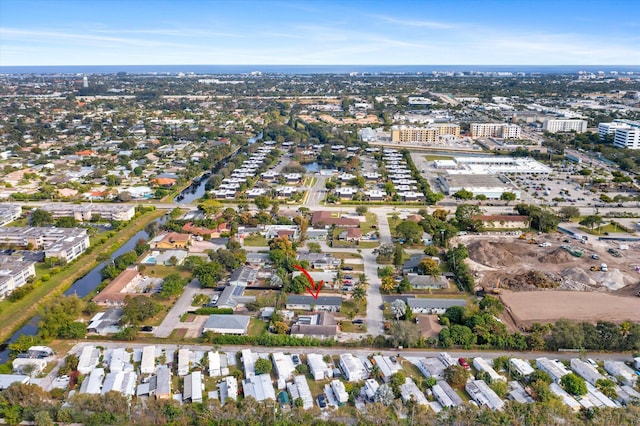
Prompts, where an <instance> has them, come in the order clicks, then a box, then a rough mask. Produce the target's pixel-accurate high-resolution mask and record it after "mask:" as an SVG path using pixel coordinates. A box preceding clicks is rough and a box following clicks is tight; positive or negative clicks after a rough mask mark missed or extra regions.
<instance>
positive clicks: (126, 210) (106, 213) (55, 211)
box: [38, 203, 136, 222]
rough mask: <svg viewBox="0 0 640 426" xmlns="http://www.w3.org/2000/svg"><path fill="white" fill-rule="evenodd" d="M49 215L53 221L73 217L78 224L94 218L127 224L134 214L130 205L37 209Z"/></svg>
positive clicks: (65, 205) (61, 205) (57, 205)
mask: <svg viewBox="0 0 640 426" xmlns="http://www.w3.org/2000/svg"><path fill="white" fill-rule="evenodd" d="M38 208H39V209H41V210H44V211H47V212H49V213H51V216H52V217H53V218H54V219H57V218H59V217H73V218H74V219H75V220H77V221H78V222H86V221H90V220H91V219H93V218H94V217H99V218H100V219H102V220H109V221H112V220H118V221H123V222H127V221H129V220H131V219H133V216H134V215H135V213H136V209H135V206H133V205H130V204H71V203H51V204H45V205H43V206H40V207H38Z"/></svg>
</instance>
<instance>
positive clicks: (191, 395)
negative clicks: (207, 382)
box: [182, 371, 204, 402]
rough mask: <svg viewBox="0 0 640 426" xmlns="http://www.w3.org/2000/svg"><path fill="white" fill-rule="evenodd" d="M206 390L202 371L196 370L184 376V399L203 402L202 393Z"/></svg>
mask: <svg viewBox="0 0 640 426" xmlns="http://www.w3.org/2000/svg"><path fill="white" fill-rule="evenodd" d="M203 392H204V382H203V381H202V372H201V371H194V372H193V373H191V374H189V375H188V376H185V378H184V393H183V395H182V399H183V401H191V402H202V393H203Z"/></svg>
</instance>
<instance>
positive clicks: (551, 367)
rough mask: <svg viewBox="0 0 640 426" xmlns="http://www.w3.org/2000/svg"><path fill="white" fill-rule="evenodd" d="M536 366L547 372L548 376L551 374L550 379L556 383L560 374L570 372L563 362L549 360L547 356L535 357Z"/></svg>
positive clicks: (563, 374)
mask: <svg viewBox="0 0 640 426" xmlns="http://www.w3.org/2000/svg"><path fill="white" fill-rule="evenodd" d="M536 366H537V367H538V368H539V369H540V370H542V371H544V372H546V373H547V374H549V376H551V380H553V381H554V382H556V383H559V382H560V379H561V378H562V376H566V375H567V374H569V373H570V371H569V370H567V369H566V367H565V366H564V364H562V363H561V362H558V361H554V360H550V359H548V358H538V359H536Z"/></svg>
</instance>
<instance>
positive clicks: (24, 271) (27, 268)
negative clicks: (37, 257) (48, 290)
mask: <svg viewBox="0 0 640 426" xmlns="http://www.w3.org/2000/svg"><path fill="white" fill-rule="evenodd" d="M35 264H36V262H31V261H27V260H23V257H22V256H14V255H12V256H4V255H0V300H2V299H4V298H5V297H6V296H8V295H10V294H11V292H13V290H15V289H17V288H20V287H22V286H23V285H25V284H26V283H27V282H28V281H29V279H30V278H31V277H35V276H36V269H35Z"/></svg>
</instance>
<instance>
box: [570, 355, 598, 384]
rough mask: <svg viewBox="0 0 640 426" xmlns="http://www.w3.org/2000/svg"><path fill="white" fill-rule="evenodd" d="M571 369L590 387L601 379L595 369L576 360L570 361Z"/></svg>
mask: <svg viewBox="0 0 640 426" xmlns="http://www.w3.org/2000/svg"><path fill="white" fill-rule="evenodd" d="M571 369H572V370H573V371H575V372H576V374H577V375H578V376H580V377H582V378H583V379H585V380H586V381H587V382H589V383H591V384H592V385H595V384H596V382H597V381H598V379H602V378H603V376H602V374H600V373H599V372H598V369H597V368H595V367H594V366H593V365H591V364H589V363H587V362H584V361H582V360H580V359H578V358H572V359H571Z"/></svg>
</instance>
